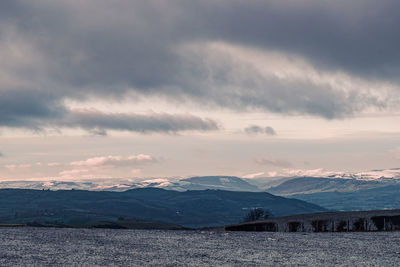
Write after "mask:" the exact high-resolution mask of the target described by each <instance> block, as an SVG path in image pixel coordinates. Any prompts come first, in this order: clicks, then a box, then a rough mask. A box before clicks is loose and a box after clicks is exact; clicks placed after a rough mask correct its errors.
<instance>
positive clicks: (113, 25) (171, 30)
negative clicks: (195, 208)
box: [0, 0, 400, 179]
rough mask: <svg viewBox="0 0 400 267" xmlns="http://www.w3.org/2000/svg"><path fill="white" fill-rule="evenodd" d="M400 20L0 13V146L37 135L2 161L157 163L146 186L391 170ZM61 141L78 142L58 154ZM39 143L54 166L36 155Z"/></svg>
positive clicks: (106, 11) (0, 9)
mask: <svg viewBox="0 0 400 267" xmlns="http://www.w3.org/2000/svg"><path fill="white" fill-rule="evenodd" d="M398 10H400V2H399V1H397V0H382V1H374V0H354V1H346V0H337V1H327V0H322V1H315V0H286V1H281V0H254V1H250V2H249V1H245V0H201V1H197V0H193V1H187V0H146V1H138V0H134V1H128V0H115V1H108V0H83V1H78V0H57V1H48V0H36V1H29V0H3V1H0V137H1V138H2V140H11V139H12V138H13V137H15V138H16V137H21V136H22V137H24V138H27V139H26V140H28V139H29V138H40V137H41V136H47V137H48V139H45V140H43V142H42V143H40V144H36V142H37V140H34V141H32V140H33V139H32V140H29V142H31V143H29V142H28V141H27V142H28V143H26V145H25V146H23V147H19V143H21V142H22V141H18V142H19V143H18V142H16V143H13V142H12V140H11V141H10V143H7V142H4V143H5V145H4V146H3V145H2V147H1V152H3V153H4V154H5V155H6V157H2V154H1V153H0V158H1V160H2V162H4V163H2V164H3V166H9V168H8V169H7V168H6V169H5V170H7V171H10V170H11V169H14V170H18V169H21V170H22V171H24V170H25V169H27V168H26V166H27V165H32V166H36V165H35V162H36V161H41V162H47V164H50V163H51V162H53V161H54V162H56V161H57V162H61V163H63V164H67V162H72V161H75V160H76V159H79V158H80V156H81V155H83V154H85V155H86V156H87V158H96V157H101V155H112V154H115V155H129V154H131V153H135V154H138V155H139V154H145V155H154V157H155V158H158V157H159V156H161V157H165V158H168V160H169V161H168V162H169V163H168V164H169V165H168V167H166V166H163V164H154V165H152V166H153V168H152V169H151V170H147V171H148V175H158V174H164V173H172V174H173V175H175V173H174V172H179V173H180V174H182V173H184V174H185V175H186V174H188V173H190V174H191V173H193V174H197V173H198V172H203V171H205V170H207V169H208V168H210V170H212V171H211V172H214V171H215V172H218V173H228V174H229V173H230V172H231V171H232V172H233V173H234V174H237V175H239V174H243V175H244V174H246V173H261V172H264V173H268V172H269V171H277V170H279V169H282V168H289V167H290V168H297V169H308V168H311V169H319V168H324V169H329V168H347V169H357V168H360V166H362V167H363V166H368V167H369V166H376V167H380V166H385V167H396V166H393V165H395V164H398V156H393V155H395V154H396V155H397V154H398V153H397V152H396V153H395V152H394V151H395V150H396V149H397V148H398V147H399V146H400V142H399V140H400V139H399V133H400V124H398V120H399V115H400V78H399V77H400V50H399V47H400V16H399V15H398ZM82 132H83V134H82ZM53 133H55V134H54V135H53ZM69 136H73V137H76V138H78V139H79V138H80V137H82V139H79V141H77V142H76V143H74V142H72V141H71V142H72V144H71V146H66V147H63V145H64V142H66V140H72V139H73V138H72V137H71V138H72V139H68V137H69ZM77 136H79V137H77ZM103 136H108V138H103ZM123 137H126V138H127V139H122V138H123ZM174 137H176V139H174ZM7 138H11V139H7ZM57 138H59V139H57ZM114 138H115V139H114ZM118 138H120V139H118ZM89 139H90V140H94V141H89ZM21 140H22V139H21ZM99 140H100V141H99ZM121 140H124V141H121ZM288 140H295V141H293V142H299V143H296V145H293V146H292V143H291V142H289V141H288ZM348 140H351V141H348ZM47 142H49V143H51V142H53V143H51V144H52V145H53V146H60V147H62V151H65V156H64V155H60V154H59V152H58V151H53V150H51V149H49V151H51V152H48V154H45V153H43V154H40V153H42V152H37V151H42V150H45V147H46V145H47ZM91 142H96V143H91ZM335 142H336V143H337V144H339V145H332V144H334V143H335ZM363 142H364V143H363ZM22 143H23V142H22ZM311 143H312V144H311ZM88 144H91V145H88ZM106 144H107V145H106ZM131 144H132V146H130V145H131ZM133 144H135V145H133ZM309 146H313V149H310V148H309ZM28 147H29V149H28ZM81 147H82V148H81ZM80 149H81V150H80ZM120 150H121V151H124V153H125V154H120ZM93 151H96V153H95V152H93ZM396 151H397V150H396ZM89 152H93V153H89ZM35 153H37V154H35ZM82 153H83V154H82ZM57 155H58V157H59V158H60V159H59V160H58V159H57V160H56V159H53V157H57ZM41 156H43V157H44V159H40V160H36V157H41ZM389 157H390V158H389ZM174 162H175V163H174ZM181 162H185V163H184V164H183V163H181ZM305 162H307V164H306V163H305ZM174 164H175V165H174ZM308 164H309V165H310V166H309V165H308ZM374 164H376V165H374ZM389 165H390V166H389ZM42 167H43V166H42ZM46 167H48V168H53V169H56V168H55V167H56V166H50V165H46ZM235 168H236V169H235ZM3 169H4V168H3ZM37 169H38V174H37V176H40V175H42V176H45V175H46V174H49V173H50V171H48V172H45V171H44V172H43V173H40V172H39V171H41V170H39V169H40V168H37ZM49 170H50V169H49ZM65 171H66V173H65V175H66V176H71V175H75V174H76V173H74V172H81V173H80V175H89V174H87V173H83V174H82V172H86V170H84V169H80V170H65ZM133 171H135V170H133ZM69 172H72V173H69ZM52 173H53V174H54V173H55V170H52ZM12 174H14V173H11V174H10V172H8V173H6V175H7V177H8V176H11V175H12ZM0 175H1V172H0ZM26 175H28V172H26ZM118 175H120V173H118ZM15 176H17V174H15ZM0 179H1V177H0Z"/></svg>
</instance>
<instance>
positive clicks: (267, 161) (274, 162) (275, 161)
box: [254, 157, 293, 168]
mask: <svg viewBox="0 0 400 267" xmlns="http://www.w3.org/2000/svg"><path fill="white" fill-rule="evenodd" d="M254 161H255V163H257V164H259V165H266V166H274V167H282V168H288V167H291V166H292V165H293V164H292V163H291V162H290V161H288V160H285V159H280V158H272V157H264V158H257V159H255V160H254Z"/></svg>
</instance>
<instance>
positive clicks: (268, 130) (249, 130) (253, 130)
mask: <svg viewBox="0 0 400 267" xmlns="http://www.w3.org/2000/svg"><path fill="white" fill-rule="evenodd" d="M244 132H245V133H246V134H250V135H251V134H265V135H271V136H272V135H276V132H275V130H274V128H272V127H271V126H266V127H261V126H258V125H251V126H249V127H246V128H245V129H244Z"/></svg>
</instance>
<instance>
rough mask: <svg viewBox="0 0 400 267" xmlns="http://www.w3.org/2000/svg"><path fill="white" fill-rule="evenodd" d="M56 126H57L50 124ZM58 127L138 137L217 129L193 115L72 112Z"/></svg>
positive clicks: (211, 122) (209, 122)
mask: <svg viewBox="0 0 400 267" xmlns="http://www.w3.org/2000/svg"><path fill="white" fill-rule="evenodd" d="M54 124H55V125H57V123H54ZM58 125H59V126H64V127H71V128H76V127H79V128H82V129H85V130H88V131H90V132H92V133H97V134H100V135H106V134H107V132H106V130H119V131H131V132H140V133H176V132H180V131H190V130H195V131H210V130H217V129H218V125H217V123H216V122H215V121H213V120H210V119H202V118H199V117H196V116H193V115H182V114H177V115H171V114H157V113H156V114H150V115H141V114H120V113H114V114H107V113H103V112H99V111H93V110H80V111H73V112H70V113H69V114H67V116H66V118H65V119H64V120H62V121H60V122H59V123H58Z"/></svg>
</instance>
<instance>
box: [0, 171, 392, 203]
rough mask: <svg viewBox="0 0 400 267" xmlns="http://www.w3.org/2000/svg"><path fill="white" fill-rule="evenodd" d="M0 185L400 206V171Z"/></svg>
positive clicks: (7, 183)
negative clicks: (147, 190)
mask: <svg viewBox="0 0 400 267" xmlns="http://www.w3.org/2000/svg"><path fill="white" fill-rule="evenodd" d="M0 188H25V189H37V190H43V189H44V190H47V189H50V190H71V189H75V190H88V191H110V192H123V191H127V190H132V189H138V188H163V189H166V190H170V191H178V192H185V191H195V190H207V189H211V190H224V191H237V192H268V193H271V194H274V195H277V196H284V197H289V198H296V199H300V200H304V201H307V202H310V203H313V204H315V205H319V206H321V207H323V208H326V209H329V210H344V211H350V210H371V209H394V208H400V199H399V197H398V196H399V195H400V194H399V193H400V169H399V168H394V169H385V170H372V171H367V172H358V173H331V174H328V175H325V176H318V177H311V176H307V177H256V178H251V179H249V178H239V177H235V176H201V177H191V178H184V179H179V178H165V179H160V178H156V179H144V180H141V181H138V180H129V179H97V180H90V181H46V182H41V181H3V182H0Z"/></svg>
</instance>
